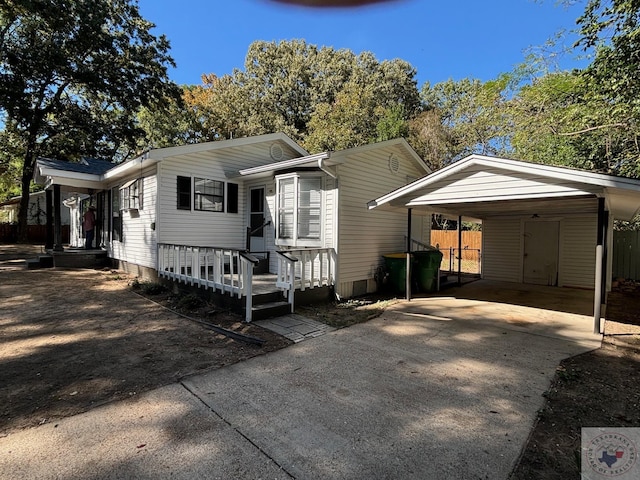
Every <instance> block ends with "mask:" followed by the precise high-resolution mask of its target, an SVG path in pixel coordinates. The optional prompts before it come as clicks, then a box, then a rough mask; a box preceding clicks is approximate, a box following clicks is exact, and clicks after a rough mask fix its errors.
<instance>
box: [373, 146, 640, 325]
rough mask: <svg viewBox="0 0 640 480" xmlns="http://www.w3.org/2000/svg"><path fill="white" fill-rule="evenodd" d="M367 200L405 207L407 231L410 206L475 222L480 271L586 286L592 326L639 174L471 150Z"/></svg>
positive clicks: (636, 195)
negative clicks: (616, 226) (617, 229)
mask: <svg viewBox="0 0 640 480" xmlns="http://www.w3.org/2000/svg"><path fill="white" fill-rule="evenodd" d="M368 207H369V209H374V208H383V209H406V210H407V223H408V228H407V231H408V232H410V231H411V216H412V213H415V212H420V214H425V213H427V212H430V213H439V214H444V215H446V216H449V217H453V218H456V219H457V220H458V225H460V224H461V222H462V220H467V219H468V220H473V221H480V222H482V230H483V235H482V237H483V240H482V242H483V245H482V251H483V255H482V278H484V279H488V280H495V281H503V282H514V283H519V284H527V285H547V286H557V287H574V288H582V289H590V290H593V292H594V295H593V321H594V322H593V323H594V325H593V326H594V333H599V332H600V323H601V322H600V320H601V316H602V315H603V314H604V306H605V304H606V294H607V292H609V291H610V290H611V281H612V278H611V276H612V255H611V249H612V248H613V242H612V235H613V222H614V219H615V220H632V219H633V217H634V216H635V215H636V214H637V213H638V211H639V210H640V181H639V180H636V179H630V178H624V177H615V176H612V175H604V174H599V173H592V172H585V171H581V170H575V169H570V168H563V167H554V166H549V165H540V164H535V163H528V162H522V161H517V160H511V159H506V158H498V157H487V156H482V155H471V156H468V157H466V158H465V159H463V160H460V161H459V162H456V163H454V164H452V165H450V166H448V167H446V168H443V169H441V170H439V171H437V172H434V173H432V174H430V175H427V176H425V177H423V178H421V179H418V180H416V181H414V182H412V183H410V184H408V185H405V186H404V187H401V188H399V189H397V190H394V191H393V192H390V193H388V194H386V195H383V196H382V197H379V198H377V199H375V200H372V201H370V202H369V204H368ZM407 250H409V248H408V249H407ZM410 263H411V262H409V261H407V268H408V271H410V268H411V265H410ZM407 278H410V274H408V275H407ZM407 287H408V288H407V298H408V299H409V298H410V297H411V291H410V285H409V284H408V285H407Z"/></svg>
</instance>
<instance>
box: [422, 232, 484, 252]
mask: <svg viewBox="0 0 640 480" xmlns="http://www.w3.org/2000/svg"><path fill="white" fill-rule="evenodd" d="M431 245H433V246H436V245H437V246H439V247H440V249H442V250H444V249H446V248H452V247H453V248H458V231H457V230H431ZM461 247H462V248H467V249H473V250H481V249H482V232H478V231H471V230H463V231H462V245H461Z"/></svg>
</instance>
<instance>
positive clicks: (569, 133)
mask: <svg viewBox="0 0 640 480" xmlns="http://www.w3.org/2000/svg"><path fill="white" fill-rule="evenodd" d="M628 126H629V125H628V124H626V123H609V124H607V125H598V126H597V127H589V128H585V129H584V130H578V131H577V132H567V133H559V134H558V135H561V136H563V137H571V136H574V135H581V134H583V133H587V132H592V131H593V130H601V129H603V128H614V127H615V128H627V127H628Z"/></svg>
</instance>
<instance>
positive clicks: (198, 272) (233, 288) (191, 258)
mask: <svg viewBox="0 0 640 480" xmlns="http://www.w3.org/2000/svg"><path fill="white" fill-rule="evenodd" d="M256 262H257V259H255V258H253V257H251V256H250V255H247V254H246V253H244V252H242V251H241V250H236V249H232V248H218V247H194V246H190V245H175V244H167V243H160V244H158V275H159V276H160V277H163V278H168V279H171V280H176V281H178V282H184V283H185V284H190V285H199V286H203V287H205V288H210V289H212V290H219V291H220V292H222V293H229V294H231V295H234V296H237V297H238V298H242V297H243V296H244V297H245V299H246V306H245V309H246V314H245V320H246V321H247V322H249V321H251V307H252V301H253V298H252V295H253V290H252V281H253V265H254V264H255V263H256Z"/></svg>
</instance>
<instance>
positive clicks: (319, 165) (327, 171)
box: [318, 152, 338, 179]
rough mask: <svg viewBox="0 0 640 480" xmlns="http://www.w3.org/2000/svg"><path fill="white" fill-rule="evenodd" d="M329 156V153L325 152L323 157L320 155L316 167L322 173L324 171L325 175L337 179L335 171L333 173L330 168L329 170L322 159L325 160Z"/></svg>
mask: <svg viewBox="0 0 640 480" xmlns="http://www.w3.org/2000/svg"><path fill="white" fill-rule="evenodd" d="M330 156H331V153H329V152H327V154H326V156H325V157H320V158H319V159H318V168H319V169H320V170H322V171H323V172H324V173H326V174H327V175H329V176H330V177H331V178H333V179H337V178H338V176H337V175H336V174H335V173H333V172H332V171H331V170H329V169H328V168H327V167H326V166H325V164H324V161H325V160H327V159H328V158H329V157H330Z"/></svg>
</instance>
